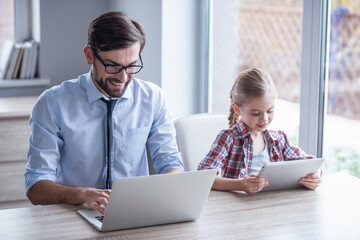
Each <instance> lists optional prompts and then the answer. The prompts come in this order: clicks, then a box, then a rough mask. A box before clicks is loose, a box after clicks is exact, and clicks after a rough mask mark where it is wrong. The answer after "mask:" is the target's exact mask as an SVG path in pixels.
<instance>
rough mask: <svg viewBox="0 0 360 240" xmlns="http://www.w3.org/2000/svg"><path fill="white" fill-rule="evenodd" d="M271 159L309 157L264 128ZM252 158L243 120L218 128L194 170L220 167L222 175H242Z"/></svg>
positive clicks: (248, 167)
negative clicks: (226, 127)
mask: <svg viewBox="0 0 360 240" xmlns="http://www.w3.org/2000/svg"><path fill="white" fill-rule="evenodd" d="M264 134H265V138H266V141H267V143H268V152H269V157H270V161H271V162H279V161H286V160H299V159H305V158H313V156H311V155H307V154H306V153H305V152H304V151H303V150H302V149H300V148H298V147H295V146H293V145H291V143H290V142H289V140H288V138H287V136H286V135H285V133H284V132H282V131H271V130H265V132H264ZM252 159H253V141H252V139H251V136H250V132H249V131H248V130H247V129H246V126H245V124H244V123H243V122H241V121H240V122H239V123H238V124H236V125H235V126H234V127H233V128H231V129H226V130H222V131H221V132H220V133H219V134H218V136H217V137H216V139H215V141H214V143H213V144H212V146H211V149H210V151H209V153H208V154H207V155H206V156H205V158H204V159H203V160H202V161H201V162H200V163H199V166H198V170H201V169H207V168H217V169H222V176H223V177H226V178H244V177H246V176H248V175H249V173H250V170H251V164H252Z"/></svg>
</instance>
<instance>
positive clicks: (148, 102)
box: [25, 12, 183, 212]
mask: <svg viewBox="0 0 360 240" xmlns="http://www.w3.org/2000/svg"><path fill="white" fill-rule="evenodd" d="M144 45H145V33H144V30H143V29H142V27H141V26H140V25H139V24H138V23H137V22H135V21H132V20H131V19H130V18H129V17H128V16H127V15H126V14H124V13H122V12H108V13H105V14H102V15H100V16H99V17H97V18H96V19H95V20H93V22H92V23H91V24H90V26H89V29H88V44H87V46H85V48H84V54H85V58H86V61H87V63H88V64H89V65H91V69H90V72H89V73H87V74H83V75H80V76H79V77H78V78H77V79H74V80H70V81H65V82H63V83H62V84H61V85H60V86H55V87H53V88H51V89H49V90H47V91H45V92H44V93H43V94H42V95H41V96H40V97H39V99H38V101H37V103H36V105H35V107H34V109H33V112H32V115H31V117H30V126H31V136H30V147H29V152H28V164H27V168H26V172H25V183H26V193H27V196H28V198H29V199H30V201H31V202H32V203H33V204H55V203H70V204H83V203H86V204H87V205H88V206H89V207H90V208H93V209H96V210H98V211H100V212H104V210H103V206H105V207H106V206H107V203H108V199H109V196H110V193H111V190H110V189H111V185H112V183H113V181H114V180H115V179H117V178H123V177H130V176H141V175H148V174H149V170H148V161H147V152H146V144H148V147H149V150H150V154H151V157H152V160H153V166H154V168H155V170H156V171H157V172H158V173H171V172H179V171H183V164H182V160H181V156H180V154H179V152H178V150H177V145H176V141H175V130H174V127H173V125H172V123H171V116H170V114H169V112H168V110H167V106H166V102H165V99H164V96H163V94H162V92H161V90H160V89H159V87H157V86H156V85H155V84H152V83H149V82H144V81H142V80H140V79H136V78H134V75H135V74H136V73H138V72H139V71H140V70H141V68H142V67H143V62H142V59H141V52H142V50H143V48H144ZM111 100H112V101H111ZM111 102H112V103H111Z"/></svg>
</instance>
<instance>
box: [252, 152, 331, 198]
mask: <svg viewBox="0 0 360 240" xmlns="http://www.w3.org/2000/svg"><path fill="white" fill-rule="evenodd" d="M324 161H325V159H323V158H315V159H303V160H291V161H283V162H267V163H265V164H264V166H263V167H262V168H261V170H260V172H259V174H258V177H261V178H265V179H266V180H267V181H268V182H269V186H267V187H264V188H263V189H262V191H271V190H281V189H290V188H299V187H302V186H303V185H302V184H300V183H299V180H300V178H301V177H305V176H306V175H307V174H309V173H316V172H317V171H318V170H319V169H320V167H321V165H322V164H323V162H324Z"/></svg>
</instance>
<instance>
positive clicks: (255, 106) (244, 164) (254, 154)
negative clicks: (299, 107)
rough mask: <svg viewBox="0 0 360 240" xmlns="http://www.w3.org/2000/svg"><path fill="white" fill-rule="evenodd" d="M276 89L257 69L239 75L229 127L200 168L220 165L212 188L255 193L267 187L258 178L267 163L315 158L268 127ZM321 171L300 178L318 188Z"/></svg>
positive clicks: (272, 111) (221, 134)
mask: <svg viewBox="0 0 360 240" xmlns="http://www.w3.org/2000/svg"><path fill="white" fill-rule="evenodd" d="M276 97H277V91H276V88H275V85H274V82H273V81H272V79H271V77H270V75H269V74H268V73H267V72H265V71H263V70H261V69H258V68H252V69H249V70H245V71H243V72H241V73H240V74H239V76H238V77H237V79H236V81H235V83H234V85H233V87H232V89H231V92H230V98H231V106H230V115H229V125H230V129H226V130H222V131H221V132H220V133H219V134H218V136H217V138H216V140H215V142H214V143H213V145H212V147H211V149H210V152H209V153H208V154H207V155H206V157H205V158H204V159H203V160H202V161H201V162H200V163H199V166H198V169H206V168H217V169H219V168H221V169H222V177H219V176H217V177H216V178H215V181H214V184H213V186H212V189H216V190H235V191H245V192H247V193H256V192H259V191H261V190H262V189H263V187H265V186H268V185H269V183H268V182H267V181H266V180H265V179H263V178H257V173H258V172H259V171H260V169H261V167H262V165H263V164H264V163H265V162H269V161H271V162H278V161H286V160H294V159H304V158H313V156H311V155H307V154H306V153H305V152H304V151H303V150H301V149H300V148H297V147H294V146H292V145H291V144H290V142H289V140H288V138H287V136H286V135H285V133H284V132H282V131H271V130H267V126H268V125H269V124H270V123H271V121H272V119H273V117H274V110H275V109H274V108H275V106H274V104H275V99H276ZM320 180H321V179H320V174H319V173H316V174H309V175H308V176H306V177H303V178H301V179H300V180H299V182H300V183H301V184H303V185H304V186H306V187H308V188H310V189H315V188H317V186H318V185H319V183H320Z"/></svg>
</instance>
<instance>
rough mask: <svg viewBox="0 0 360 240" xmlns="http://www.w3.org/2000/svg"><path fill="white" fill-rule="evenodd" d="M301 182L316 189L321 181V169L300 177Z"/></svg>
mask: <svg viewBox="0 0 360 240" xmlns="http://www.w3.org/2000/svg"><path fill="white" fill-rule="evenodd" d="M299 183H301V184H302V185H304V186H305V187H307V188H309V189H311V190H315V189H316V188H317V187H318V186H319V184H320V183H321V170H319V171H318V172H317V173H310V174H308V175H307V176H306V177H302V178H300V180H299Z"/></svg>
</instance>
